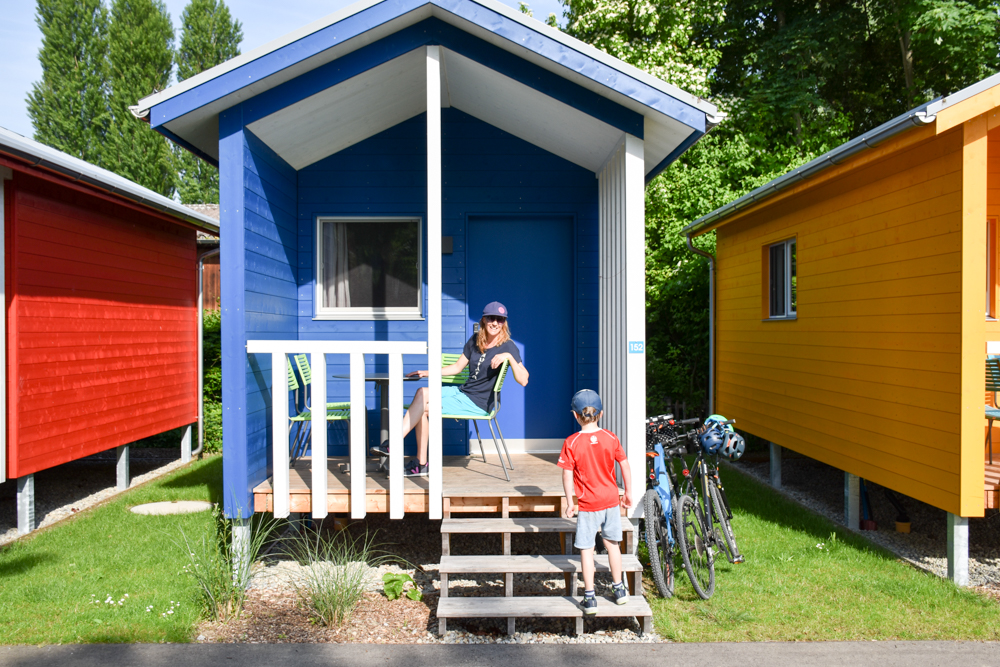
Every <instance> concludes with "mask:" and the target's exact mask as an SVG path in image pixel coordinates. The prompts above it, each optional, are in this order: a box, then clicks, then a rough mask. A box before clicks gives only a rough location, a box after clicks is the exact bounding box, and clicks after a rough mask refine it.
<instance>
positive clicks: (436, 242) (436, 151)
mask: <svg viewBox="0 0 1000 667" xmlns="http://www.w3.org/2000/svg"><path fill="white" fill-rule="evenodd" d="M441 312H442V311H441V49H440V47H438V46H428V47H427V369H428V373H427V391H428V403H429V408H428V411H427V416H428V421H429V428H428V433H429V436H430V437H429V445H428V448H427V463H428V465H429V477H430V479H429V480H428V486H429V491H430V493H429V496H430V497H429V498H428V510H429V511H428V515H429V518H430V519H431V520H437V519H441V518H442V516H443V506H442V493H443V478H442V475H443V470H442V456H441V455H442V452H441V448H442V445H443V443H442V438H441ZM391 421H392V420H390V422H391Z"/></svg>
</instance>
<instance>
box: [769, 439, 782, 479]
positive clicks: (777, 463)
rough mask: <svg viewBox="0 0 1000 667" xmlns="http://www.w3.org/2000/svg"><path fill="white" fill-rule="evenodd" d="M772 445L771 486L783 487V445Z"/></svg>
mask: <svg viewBox="0 0 1000 667" xmlns="http://www.w3.org/2000/svg"><path fill="white" fill-rule="evenodd" d="M769 444H770V445H771V486H773V487H774V488H776V489H780V488H781V445H776V444H774V443H773V442H772V443H769Z"/></svg>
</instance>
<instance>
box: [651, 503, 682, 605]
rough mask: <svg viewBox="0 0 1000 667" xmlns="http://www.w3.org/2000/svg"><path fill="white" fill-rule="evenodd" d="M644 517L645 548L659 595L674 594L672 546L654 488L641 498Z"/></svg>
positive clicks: (661, 505)
mask: <svg viewBox="0 0 1000 667" xmlns="http://www.w3.org/2000/svg"><path fill="white" fill-rule="evenodd" d="M643 510H644V512H645V517H646V549H647V550H648V551H649V566H650V568H652V570H653V581H654V582H655V583H656V590H657V591H659V593H660V597H664V598H669V597H673V595H674V548H673V547H672V546H671V545H670V539H669V538H668V536H667V523H666V522H667V520H666V518H665V517H664V516H663V503H662V501H661V500H660V494H658V493H657V492H656V490H655V489H648V490H647V491H646V497H645V498H644V499H643Z"/></svg>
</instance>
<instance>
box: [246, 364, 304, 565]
mask: <svg viewBox="0 0 1000 667" xmlns="http://www.w3.org/2000/svg"><path fill="white" fill-rule="evenodd" d="M271 440H272V441H271V470H272V475H271V477H272V484H271V487H272V489H271V490H272V493H273V496H272V497H273V499H274V500H273V507H274V518H276V519H285V518H287V517H288V514H289V512H290V511H291V509H290V504H291V498H290V497H289V483H288V472H289V466H290V462H289V456H290V455H289V453H288V357H287V356H285V353H284V352H281V353H272V354H271ZM248 530H249V528H248ZM235 531H236V528H235V527H234V528H233V540H234V541H235V540H236V532H235ZM234 548H235V547H234Z"/></svg>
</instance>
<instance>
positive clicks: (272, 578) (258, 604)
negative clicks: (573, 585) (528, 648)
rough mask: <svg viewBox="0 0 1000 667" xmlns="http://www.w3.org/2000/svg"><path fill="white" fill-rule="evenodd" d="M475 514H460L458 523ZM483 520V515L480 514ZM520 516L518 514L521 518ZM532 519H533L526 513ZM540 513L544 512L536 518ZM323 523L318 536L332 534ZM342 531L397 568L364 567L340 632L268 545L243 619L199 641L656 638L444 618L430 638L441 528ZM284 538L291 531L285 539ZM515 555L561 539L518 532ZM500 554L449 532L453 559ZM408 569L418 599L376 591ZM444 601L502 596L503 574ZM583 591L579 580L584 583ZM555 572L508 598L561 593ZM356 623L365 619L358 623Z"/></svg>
mask: <svg viewBox="0 0 1000 667" xmlns="http://www.w3.org/2000/svg"><path fill="white" fill-rule="evenodd" d="M474 516H477V515H466V514H463V515H462V517H463V518H473V517H474ZM482 516H490V515H482ZM518 516H522V515H518ZM523 516H525V517H527V516H533V515H530V514H525V515H523ZM538 516H541V515H538ZM332 524H333V521H332V520H331V519H328V520H327V521H326V522H325V524H324V530H326V529H331V528H332ZM346 530H347V531H348V532H349V533H350V534H351V535H352V536H353V537H355V538H358V537H362V536H364V535H365V533H366V531H367V532H368V534H370V535H374V539H375V542H377V543H379V545H380V549H382V550H384V551H386V552H389V553H392V554H393V555H395V556H397V557H398V558H399V559H400V562H397V563H392V564H386V565H381V566H379V567H376V568H371V571H370V573H369V576H368V584H367V592H366V594H365V597H364V599H363V600H362V602H361V604H360V605H359V607H358V610H357V612H356V613H355V617H356V618H354V619H352V620H351V621H350V622H349V623H347V624H346V625H345V626H344V627H343V628H339V629H335V630H331V629H327V628H323V627H321V626H317V625H315V624H313V623H311V622H310V621H309V617H308V614H307V612H306V611H305V610H304V609H303V608H302V607H301V606H299V605H297V604H296V600H295V588H294V585H293V583H292V582H293V581H294V578H295V577H296V575H297V574H298V573H299V572H300V571H301V566H300V565H299V564H298V563H295V562H293V561H291V560H290V559H288V558H285V557H283V556H281V555H280V552H281V551H282V547H281V546H280V545H279V546H277V547H275V548H272V549H271V551H270V554H269V555H268V556H267V557H266V558H265V559H264V562H263V564H262V566H261V568H260V569H259V570H258V571H257V573H256V574H255V576H254V579H253V583H252V585H251V592H250V599H249V604H248V607H247V613H246V614H244V616H243V618H241V619H239V620H238V621H234V622H231V623H229V624H225V625H223V624H212V623H206V624H204V625H203V626H202V627H201V629H200V632H201V641H217V642H231V641H257V642H284V641H313V642H356V641H361V642H375V643H383V642H392V643H400V642H402V643H420V644H592V643H655V642H660V641H662V640H661V639H660V638H659V637H658V636H657V635H656V634H655V633H650V634H646V635H640V634H639V624H638V623H637V622H636V620H635V619H634V618H596V619H587V620H586V622H585V623H586V625H585V630H586V632H585V633H584V634H582V635H579V636H577V635H575V634H574V620H573V619H561V618H552V619H547V618H538V619H532V618H519V619H517V624H516V628H517V632H516V633H515V634H514V635H507V622H506V619H449V620H448V628H449V630H448V632H447V633H446V634H445V635H444V636H443V637H441V636H438V635H437V629H438V627H437V626H438V623H437V617H436V616H435V615H434V610H435V609H436V608H437V600H438V596H439V594H440V581H439V579H438V571H437V567H438V563H439V561H440V558H441V522H440V521H431V520H430V519H427V518H426V516H420V515H415V514H414V515H407V517H406V520H405V521H392V520H390V519H389V518H388V515H385V514H370V515H369V516H368V517H367V518H366V519H365V520H364V522H358V523H354V524H350V525H348V526H347V527H346ZM285 536H286V539H289V538H290V537H291V533H290V532H289V533H286V534H285ZM511 541H512V553H513V554H557V553H560V551H561V550H560V544H559V536H558V534H523V535H519V534H515V535H513V536H512V540H511ZM501 552H502V545H501V538H500V535H452V536H451V553H452V554H454V555H462V554H465V555H471V554H498V553H501ZM387 572H394V573H399V572H405V573H406V574H409V575H410V576H411V577H413V580H414V582H415V583H416V585H417V586H419V587H420V589H421V592H422V593H423V594H424V598H423V600H422V601H421V602H414V601H412V600H394V601H389V600H387V599H386V598H385V596H384V595H383V594H382V575H383V574H385V573H387ZM448 583H449V585H448V591H449V595H451V596H453V597H455V596H466V595H467V596H477V597H480V596H482V597H502V596H503V595H504V582H503V577H502V576H501V575H477V576H461V577H458V576H452V577H451V578H450V579H449V582H448ZM596 583H597V594H598V595H605V596H610V595H611V581H610V578H609V577H608V576H607V575H603V576H602V575H598V577H597V582H596ZM581 588H582V582H581ZM564 591H565V582H564V580H563V577H562V575H556V576H555V577H553V576H551V575H542V574H535V575H524V574H519V575H515V577H514V595H517V596H530V595H564V594H565V593H564ZM357 618H364V619H367V620H366V621H365V622H363V623H361V624H360V625H359V623H358V621H357Z"/></svg>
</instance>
